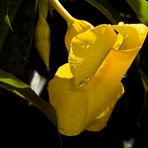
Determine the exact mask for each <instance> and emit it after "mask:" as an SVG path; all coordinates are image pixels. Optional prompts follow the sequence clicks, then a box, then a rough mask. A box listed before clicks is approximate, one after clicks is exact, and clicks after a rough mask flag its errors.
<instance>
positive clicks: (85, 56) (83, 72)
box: [68, 25, 117, 88]
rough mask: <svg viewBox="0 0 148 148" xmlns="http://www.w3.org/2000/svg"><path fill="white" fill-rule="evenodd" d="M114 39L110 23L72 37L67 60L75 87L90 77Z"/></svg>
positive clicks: (115, 35) (115, 37)
mask: <svg viewBox="0 0 148 148" xmlns="http://www.w3.org/2000/svg"><path fill="white" fill-rule="evenodd" d="M116 40H117V34H116V33H115V32H114V30H113V29H112V27H111V26H110V25H99V26H97V27H95V28H92V29H90V30H88V31H86V32H84V33H81V34H79V35H77V36H75V37H74V38H73V39H72V46H71V50H70V54H69V58H68V62H69V64H70V68H71V71H72V74H73V76H74V78H75V84H76V87H77V88H79V86H80V85H81V84H82V83H83V82H86V81H87V80H88V79H91V77H92V76H93V75H94V73H95V72H96V71H97V69H98V68H99V66H100V65H101V63H102V62H103V60H104V58H105V57H106V56H107V54H108V53H109V51H110V50H111V48H112V47H113V45H114V43H115V41H116Z"/></svg>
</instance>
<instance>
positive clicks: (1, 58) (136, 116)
mask: <svg viewBox="0 0 148 148" xmlns="http://www.w3.org/2000/svg"><path fill="white" fill-rule="evenodd" d="M108 1H109V2H110V3H111V4H112V5H113V6H114V7H115V8H116V10H117V11H118V12H119V13H120V12H121V13H124V14H130V15H131V17H130V18H126V20H127V23H138V22H139V21H138V19H137V18H136V15H135V14H134V12H133V11H132V10H131V8H130V7H129V6H128V4H127V3H126V2H125V0H118V1H116V0H108ZM61 3H62V4H63V5H64V6H65V8H66V9H67V10H68V11H69V12H70V13H71V14H72V15H73V16H74V17H76V18H78V19H83V20H86V21H88V22H90V23H91V24H93V25H94V26H96V25H99V24H103V23H105V24H108V23H111V22H110V21H109V20H108V19H107V18H106V17H105V16H104V15H103V14H102V13H100V12H99V11H98V10H97V9H95V8H94V7H93V6H91V5H89V4H88V3H86V2H85V1H84V0H69V1H68V0H67V1H62V0H61ZM34 4H35V1H34V0H24V1H23V2H22V3H21V6H20V7H19V9H18V11H17V14H16V16H15V18H14V20H13V23H12V27H13V28H14V30H15V32H11V31H9V32H8V34H7V37H6V39H5V42H4V44H3V46H2V47H1V50H0V51H1V52H0V68H1V69H4V70H6V71H8V72H11V73H13V74H14V75H15V76H17V77H18V78H19V79H21V80H22V81H24V82H26V83H28V84H29V81H30V80H31V78H32V73H33V71H34V70H37V71H38V73H40V74H41V75H43V76H44V77H45V78H46V79H47V81H48V80H50V79H51V78H52V77H53V76H54V73H55V72H56V70H57V68H58V67H59V66H61V65H62V64H64V63H66V62H67V52H66V49H65V45H64V35H65V32H66V29H67V26H66V22H65V21H64V20H63V18H62V17H61V16H60V15H59V14H58V13H57V12H56V11H55V10H54V11H53V17H51V16H50V15H49V17H48V23H49V25H50V28H51V57H50V68H51V71H50V72H47V71H46V68H45V66H44V64H43V62H42V61H41V59H40V57H39V55H38V53H37V52H36V50H35V48H34V40H33V31H34V25H35V23H36V21H37V19H38V15H37V13H36V14H35V13H34V9H35V8H34ZM146 47H148V43H147V41H146V42H145V43H144V45H143V48H142V49H141V51H140V56H141V59H142V60H141V61H140V65H141V67H142V69H143V71H144V72H145V73H147V55H148V54H147V52H146ZM122 82H123V84H124V87H125V94H124V95H123V97H122V98H121V99H120V100H119V102H118V103H117V105H116V107H115V109H114V111H113V113H112V115H111V117H110V120H109V121H108V126H107V127H106V128H104V129H103V130H102V131H100V132H88V131H84V132H83V133H82V134H80V135H79V136H73V137H67V136H64V135H61V137H59V134H58V132H57V130H56V128H55V127H54V126H53V125H52V123H51V122H50V120H49V119H48V118H47V117H46V116H45V115H44V114H43V113H42V112H41V111H40V110H38V109H37V108H36V107H35V106H30V105H29V104H28V102H26V101H24V100H23V99H20V98H19V97H18V96H16V95H14V94H12V93H10V92H8V91H7V90H4V89H2V88H0V137H1V138H0V147H1V148H6V147H8V146H7V145H10V146H11V147H31V146H32V147H40V148H47V147H48V148H49V147H53V148H60V146H61V141H62V146H63V148H66V147H68V148H71V147H75V148H76V147H80V146H81V147H86V146H87V147H89V148H98V147H99V148H105V147H110V148H111V147H113V148H123V140H127V141H128V140H130V139H131V138H133V139H134V145H133V147H134V148H146V147H148V126H147V125H148V122H147V121H146V117H147V115H148V106H147V105H145V100H144V98H145V96H144V88H143V85H142V81H141V78H140V75H139V73H138V71H137V67H136V62H135V61H134V62H133V64H132V66H131V67H130V69H129V70H128V72H127V76H126V77H125V78H124V79H123V80H122ZM46 86H47V85H46ZM46 86H45V88H44V89H43V91H42V93H41V97H42V98H43V99H44V100H45V101H48V93H47V90H46ZM60 138H61V139H60Z"/></svg>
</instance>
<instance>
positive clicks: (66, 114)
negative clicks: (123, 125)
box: [48, 23, 147, 136]
mask: <svg viewBox="0 0 148 148" xmlns="http://www.w3.org/2000/svg"><path fill="white" fill-rule="evenodd" d="M115 30H116V32H118V34H117V33H116V32H115ZM146 35H147V27H146V26H145V25H143V24H131V25H130V24H125V25H124V24H123V23H119V24H118V25H99V26H97V27H95V28H91V29H90V30H88V31H86V32H83V33H80V34H78V35H76V36H75V37H73V38H72V41H71V48H70V52H69V58H68V62H69V63H66V64H64V65H62V66H61V67H59V69H58V70H57V72H56V74H55V76H54V78H53V79H52V80H51V81H49V84H48V92H49V99H50V103H51V105H52V106H53V107H54V108H55V110H56V114H57V121H58V130H59V132H61V133H62V134H64V135H67V136H73V135H78V134H80V133H81V132H82V131H84V130H89V131H100V130H101V129H102V128H104V127H105V126H106V124H107V121H108V119H109V117H110V115H111V113H112V111H113V109H114V106H115V105H116V103H117V101H118V100H119V98H120V97H121V96H122V95H123V93H124V87H123V85H122V83H121V79H122V77H123V76H124V75H125V73H126V72H127V70H128V68H129V67H130V65H131V63H132V62H133V60H134V58H135V57H136V55H137V53H138V52H139V50H140V48H141V46H142V44H143V42H144V40H145V38H146Z"/></svg>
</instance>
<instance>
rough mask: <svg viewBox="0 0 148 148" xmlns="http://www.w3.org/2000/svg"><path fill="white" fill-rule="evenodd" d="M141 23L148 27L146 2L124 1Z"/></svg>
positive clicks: (142, 0) (138, 0) (147, 4)
mask: <svg viewBox="0 0 148 148" xmlns="http://www.w3.org/2000/svg"><path fill="white" fill-rule="evenodd" d="M126 1H127V3H128V4H129V5H130V6H131V8H132V9H133V10H134V12H135V13H136V15H137V17H138V19H139V20H140V21H141V23H144V24H146V25H148V2H147V1H146V0H126Z"/></svg>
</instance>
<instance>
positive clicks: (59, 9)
mask: <svg viewBox="0 0 148 148" xmlns="http://www.w3.org/2000/svg"><path fill="white" fill-rule="evenodd" d="M49 1H50V3H51V4H52V6H53V7H54V8H55V9H56V10H57V12H58V13H59V14H60V15H61V16H62V17H63V18H64V19H65V20H66V22H67V24H70V23H71V22H72V21H73V20H74V19H75V18H74V17H72V16H71V15H70V14H69V12H68V11H67V10H66V9H65V8H64V7H63V6H62V5H61V3H60V2H59V1H58V0H49Z"/></svg>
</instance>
